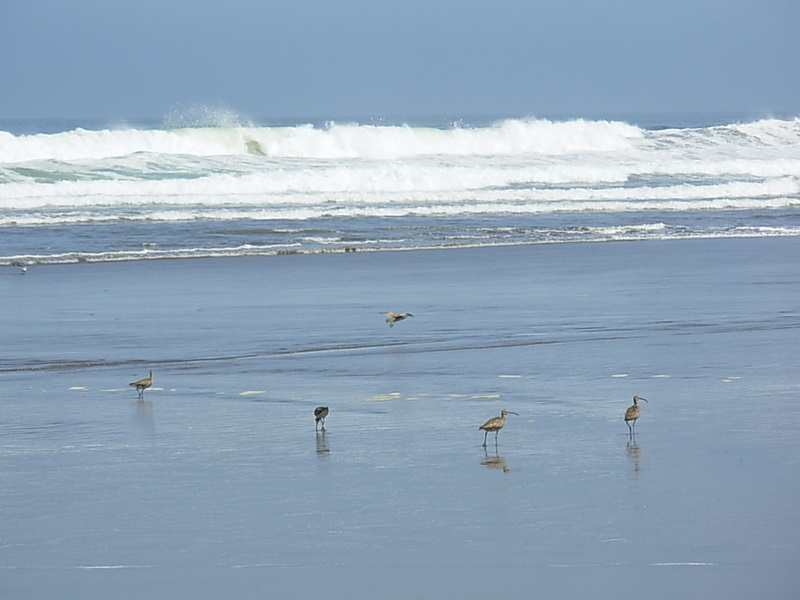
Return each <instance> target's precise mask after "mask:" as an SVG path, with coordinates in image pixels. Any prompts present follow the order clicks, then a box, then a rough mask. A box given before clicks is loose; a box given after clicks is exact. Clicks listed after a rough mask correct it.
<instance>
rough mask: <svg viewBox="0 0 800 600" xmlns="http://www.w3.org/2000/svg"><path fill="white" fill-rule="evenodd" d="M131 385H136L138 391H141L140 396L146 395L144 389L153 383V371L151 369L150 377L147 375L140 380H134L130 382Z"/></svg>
mask: <svg viewBox="0 0 800 600" xmlns="http://www.w3.org/2000/svg"><path fill="white" fill-rule="evenodd" d="M128 385H129V386H131V387H135V388H136V391H137V392H139V398H143V397H144V391H145V390H146V389H147V388H149V387H150V386H151V385H153V371H150V377H145V378H144V379H140V380H139V381H132V382H131V383H129V384H128Z"/></svg>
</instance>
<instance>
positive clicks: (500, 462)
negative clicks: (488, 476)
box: [481, 448, 511, 473]
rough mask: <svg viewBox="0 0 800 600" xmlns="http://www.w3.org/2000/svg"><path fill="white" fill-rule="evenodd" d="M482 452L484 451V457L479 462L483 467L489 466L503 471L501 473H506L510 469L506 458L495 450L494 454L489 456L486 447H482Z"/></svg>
mask: <svg viewBox="0 0 800 600" xmlns="http://www.w3.org/2000/svg"><path fill="white" fill-rule="evenodd" d="M483 453H484V458H483V460H482V461H481V464H482V465H483V466H484V467H489V468H490V469H498V470H501V471H503V473H508V472H509V471H510V470H511V469H509V468H508V464H507V463H506V459H505V458H503V457H502V456H500V455H499V454H497V451H495V454H494V456H491V455H489V451H488V450H487V449H486V448H484V449H483Z"/></svg>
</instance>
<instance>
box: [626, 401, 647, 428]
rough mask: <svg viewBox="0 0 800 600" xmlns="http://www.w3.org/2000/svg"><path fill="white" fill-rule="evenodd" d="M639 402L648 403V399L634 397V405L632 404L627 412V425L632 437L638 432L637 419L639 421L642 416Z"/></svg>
mask: <svg viewBox="0 0 800 600" xmlns="http://www.w3.org/2000/svg"><path fill="white" fill-rule="evenodd" d="M639 400H644V401H645V402H647V398H642V397H641V396H634V397H633V404H631V405H630V406H629V407H628V409H627V410H626V411H625V424H626V425H627V426H628V432H629V433H630V435H633V433H634V431H635V430H636V419H638V418H639V417H640V416H641V414H642V407H641V406H639ZM631 422H633V426H631Z"/></svg>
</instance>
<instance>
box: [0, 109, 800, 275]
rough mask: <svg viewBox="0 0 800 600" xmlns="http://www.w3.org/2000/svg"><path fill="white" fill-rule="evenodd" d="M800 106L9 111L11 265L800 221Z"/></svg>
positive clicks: (6, 153) (798, 229)
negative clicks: (474, 113) (561, 115)
mask: <svg viewBox="0 0 800 600" xmlns="http://www.w3.org/2000/svg"><path fill="white" fill-rule="evenodd" d="M798 207H800V119H798V118H765V119H750V120H748V119H743V118H738V119H737V118H735V117H728V116H716V117H710V116H705V117H697V116H691V115H688V116H667V117H654V116H651V117H647V118H619V119H571V118H570V119H544V118H497V119H474V120H472V121H468V120H463V119H444V118H436V119H400V120H389V119H351V120H340V121H314V120H307V121H302V120H300V121H297V122H276V123H268V124H266V125H265V124H259V123H253V122H250V121H247V120H245V119H243V118H241V117H239V116H237V115H236V114H233V113H231V112H229V111H225V110H218V109H202V110H194V111H187V112H186V113H184V114H173V115H169V116H167V117H166V118H164V119H163V120H162V121H161V122H158V123H155V122H143V123H138V124H113V125H109V124H108V123H102V122H90V121H87V122H80V121H41V122H33V121H25V122H2V121H0V240H2V242H0V265H8V264H10V263H12V262H15V261H23V262H27V263H31V264H58V263H70V262H98V261H122V260H138V259H151V258H175V257H221V256H246V255H273V254H282V253H314V252H348V251H367V250H406V249H422V248H445V247H471V246H496V245H509V244H535V243H543V242H576V241H591V242H597V241H617V240H653V239H679V238H717V237H765V236H766V237H768V236H797V235H800V210H798Z"/></svg>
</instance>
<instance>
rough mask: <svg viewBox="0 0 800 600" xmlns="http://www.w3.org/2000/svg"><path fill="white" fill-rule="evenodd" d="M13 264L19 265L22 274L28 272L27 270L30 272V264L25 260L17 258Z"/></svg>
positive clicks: (13, 265) (14, 265)
mask: <svg viewBox="0 0 800 600" xmlns="http://www.w3.org/2000/svg"><path fill="white" fill-rule="evenodd" d="M11 266H12V267H19V272H20V273H21V274H22V275H24V274H25V273H27V272H28V265H26V264H25V263H24V262H22V261H19V260H15V261H14V262H12V263H11Z"/></svg>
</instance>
